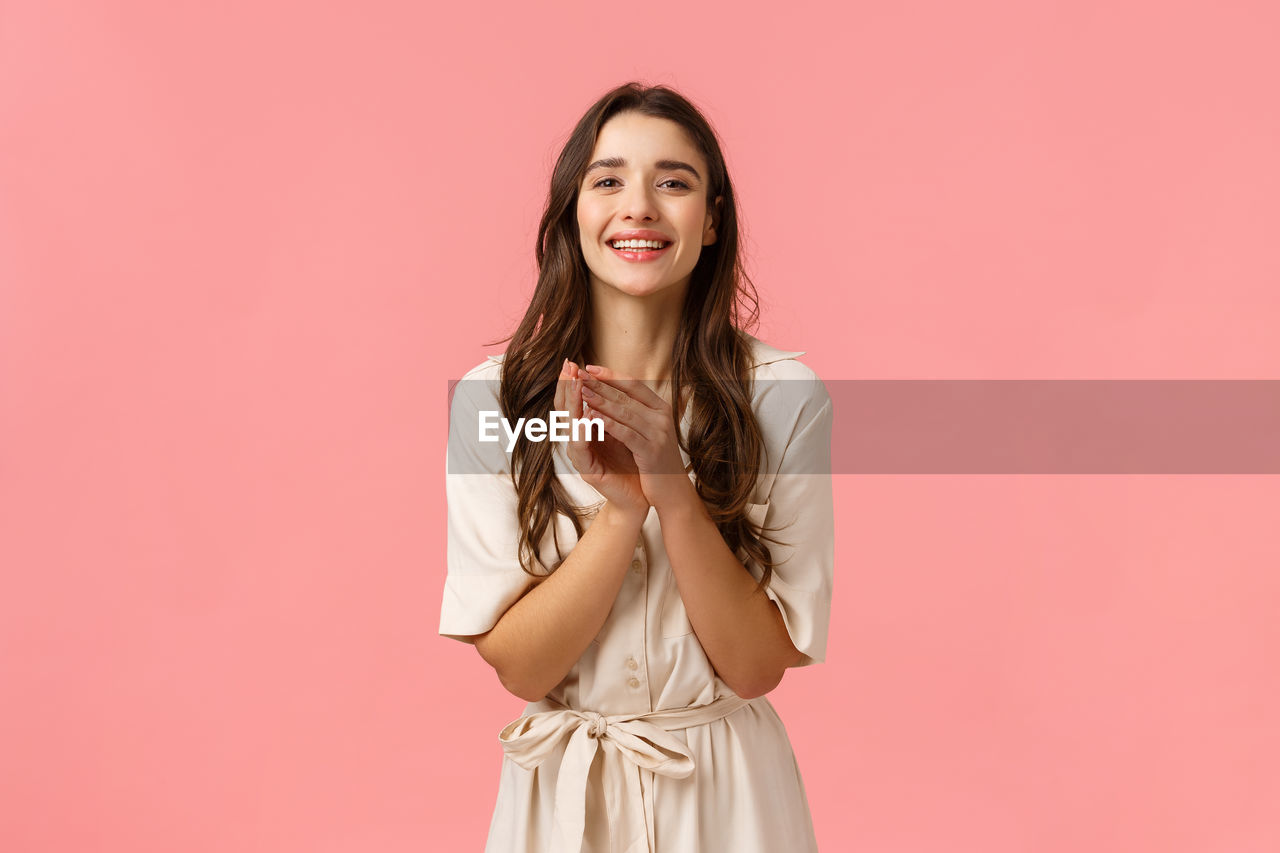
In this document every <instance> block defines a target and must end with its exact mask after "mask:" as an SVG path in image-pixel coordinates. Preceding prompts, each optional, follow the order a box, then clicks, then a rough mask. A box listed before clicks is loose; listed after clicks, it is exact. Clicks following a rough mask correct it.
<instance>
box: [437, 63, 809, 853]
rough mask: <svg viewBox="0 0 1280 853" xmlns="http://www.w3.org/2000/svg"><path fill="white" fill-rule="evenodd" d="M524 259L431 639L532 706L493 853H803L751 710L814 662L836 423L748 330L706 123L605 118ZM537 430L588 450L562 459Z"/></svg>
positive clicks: (666, 116) (760, 721)
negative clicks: (532, 281)
mask: <svg viewBox="0 0 1280 853" xmlns="http://www.w3.org/2000/svg"><path fill="white" fill-rule="evenodd" d="M536 256H537V261H538V269H539V276H538V283H537V287H536V289H535V291H534V294H533V299H532V301H531V303H530V305H529V308H528V311H527V312H526V313H525V316H524V319H523V321H522V322H521V323H520V326H519V328H518V329H517V330H516V332H515V334H514V335H513V336H512V337H511V338H510V344H509V346H508V348H507V351H506V353H505V354H504V355H503V356H497V357H493V356H491V357H490V358H488V359H487V360H486V361H485V362H483V363H481V364H480V365H478V366H476V367H474V368H472V369H471V370H470V371H468V372H467V373H466V374H465V375H464V377H463V381H461V382H459V383H458V385H457V386H456V388H455V392H454V396H453V401H452V404H451V407H450V437H449V458H448V466H449V470H448V474H447V496H448V505H449V520H448V536H449V538H448V578H447V581H446V585H445V593H444V600H443V605H442V613H441V618H440V633H441V634H442V635H444V636H448V637H452V638H455V639H458V640H462V641H465V642H469V643H474V644H475V647H476V650H477V651H478V652H479V654H480V656H481V657H482V658H483V659H484V660H485V661H486V662H487V663H488V664H490V665H491V666H492V667H493V668H494V670H496V672H497V675H498V678H499V679H500V680H501V682H502V684H503V685H504V686H505V687H506V688H507V690H509V691H510V692H511V693H513V694H515V695H516V696H518V697H520V698H522V699H525V700H526V701H527V702H528V703H529V704H528V706H527V707H526V709H525V715H524V716H522V717H521V718H520V719H518V720H516V721H514V722H512V723H511V724H510V725H508V726H507V727H506V728H504V729H503V730H502V733H501V735H500V740H501V742H502V745H503V749H504V752H505V755H504V759H503V764H502V775H501V782H500V787H499V792H498V802H497V805H496V807H495V809H494V813H493V820H492V822H491V825H490V829H489V840H488V845H487V847H486V849H487V850H489V851H497V852H498V853H512V852H513V851H518V853H535V851H537V853H547V852H548V851H551V852H552V853H562V851H574V853H577V851H601V853H604V851H618V853H622V851H626V853H636V851H648V853H654V852H655V851H658V853H689V851H705V853H718V851H733V853H756V852H757V851H758V853H766V851H767V853H779V851H784V853H797V851H808V850H816V849H817V848H816V842H815V840H814V832H813V825H812V820H811V818H810V814H809V806H808V801H807V799H806V797H805V790H804V783H803V781H802V780H801V776H800V772H799V769H798V767H797V765H796V761H795V757H794V754H793V752H792V749H791V745H790V742H789V740H788V739H787V734H786V730H785V729H784V728H783V724H782V722H781V720H780V719H779V717H778V715H777V713H776V712H775V711H774V708H773V706H772V705H771V704H770V703H769V701H768V700H767V699H766V698H765V694H766V693H768V692H769V691H770V690H772V689H773V688H774V687H776V686H777V685H778V683H779V681H780V680H781V679H782V675H783V672H784V670H786V668H787V667H791V666H804V665H808V664H812V663H817V662H819V661H821V660H823V657H824V655H825V652H826V641H827V624H828V616H829V612H830V601H831V585H832V568H833V559H834V541H833V538H834V525H833V510H832V494H831V477H830V443H831V424H832V406H831V401H830V398H829V396H828V395H827V392H826V389H825V387H824V386H823V384H822V382H821V381H820V380H819V379H818V377H817V376H816V375H815V374H814V372H813V371H812V370H811V369H809V368H808V367H806V366H805V365H803V364H802V363H801V362H799V361H797V360H796V357H797V356H799V355H803V353H800V352H786V351H783V350H779V349H775V348H773V347H771V346H768V345H767V344H765V343H763V342H761V341H759V340H757V339H756V338H754V337H752V336H751V335H749V334H747V333H746V332H745V330H744V329H743V325H744V324H745V323H747V322H754V321H755V320H756V316H755V315H756V310H755V299H754V293H753V291H752V289H751V285H750V282H749V281H747V279H746V277H745V276H744V275H743V274H742V271H741V264H740V259H739V253H738V222H737V212H736V209H735V203H734V194H733V186H732V184H731V183H730V181H729V176H728V174H727V172H726V170H725V162H724V157H723V156H722V154H721V151H720V147H719V144H718V142H717V139H716V136H715V134H714V132H713V131H712V129H711V127H710V126H709V125H708V123H707V121H706V120H705V119H704V118H703V116H702V115H701V114H700V113H699V112H698V111H697V110H696V109H695V108H694V107H693V106H692V105H691V104H690V103H689V102H688V101H687V100H686V99H685V98H683V97H681V96H680V95H679V94H677V93H676V92H674V91H672V90H671V89H669V88H665V87H661V86H658V87H652V88H646V87H642V86H640V85H638V84H634V83H632V84H627V85H624V86H621V87H619V88H617V89H615V90H613V91H611V92H609V93H607V94H606V95H605V96H604V97H602V98H601V99H600V100H599V101H597V102H596V103H595V104H594V105H593V106H592V107H591V108H590V109H589V110H588V111H587V113H586V115H584V116H583V117H582V119H581V120H580V121H579V122H578V124H577V126H576V128H575V129H574V131H573V133H572V135H571V136H570V138H569V140H568V142H567V143H566V144H565V146H564V150H563V151H562V152H561V154H560V157H559V159H558V160H557V162H556V166H555V171H554V173H553V175H552V179H551V189H550V195H549V198H548V201H547V206H546V210H545V212H544V214H543V216H542V221H541V225H540V227H539V229H538V243H537V247H536ZM748 308H749V310H748ZM744 314H745V315H747V316H745V317H744V316H743V315H744ZM552 411H557V412H568V413H569V415H570V416H571V417H572V418H574V419H580V418H582V419H585V418H591V419H595V420H596V421H597V422H598V423H599V424H600V425H602V427H603V428H602V429H600V428H599V427H597V428H596V430H595V431H594V433H589V432H588V431H587V430H579V431H577V432H576V433H574V432H571V431H569V430H567V429H565V430H563V433H564V434H565V435H562V436H561V437H567V438H568V439H569V440H567V441H557V440H551V438H550V437H549V436H551V434H552V433H554V431H555V429H554V428H555V423H554V421H552V420H551V415H550V413H551V412H552ZM498 417H500V418H503V419H505V424H506V425H505V426H504V427H503V428H502V429H497V427H496V420H495V419H496V418H498ZM520 418H525V419H526V421H525V423H526V424H527V423H530V422H532V421H533V419H541V420H542V421H551V428H550V429H542V428H539V430H533V431H529V430H522V429H521V427H520V426H519V424H520V421H519V419H520ZM482 422H483V423H487V424H488V425H489V427H490V432H489V435H491V436H496V440H491V441H482V440H480V434H481V431H482V429H481V428H482ZM512 425H517V426H515V427H514V428H513V426H512ZM508 447H509V448H510V450H509V451H508ZM766 543H769V544H766Z"/></svg>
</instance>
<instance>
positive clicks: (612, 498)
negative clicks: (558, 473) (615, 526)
mask: <svg viewBox="0 0 1280 853" xmlns="http://www.w3.org/2000/svg"><path fill="white" fill-rule="evenodd" d="M585 378H589V376H588V374H586V373H583V372H582V371H581V370H579V369H578V365H577V364H575V363H574V362H571V361H569V360H568V359H565V361H564V364H563V365H561V368H560V378H559V381H558V382H557V383H556V395H555V405H554V408H555V409H556V410H557V411H561V412H563V411H568V412H569V418H570V420H571V421H572V420H573V419H576V418H582V417H600V415H599V413H598V412H593V411H589V410H588V409H587V406H586V405H585V404H584V402H583V395H582V381H583V379H585ZM584 411H588V414H583V412H584ZM605 423H606V427H605V436H604V441H587V440H586V439H587V434H588V430H582V433H581V437H580V438H579V439H578V440H577V441H573V440H572V432H571V433H570V441H569V442H567V445H568V453H569V461H570V462H572V463H573V467H574V468H577V469H578V473H579V474H581V475H582V479H583V480H584V481H585V482H586V483H587V485H589V486H591V487H592V488H593V489H595V490H596V491H597V492H599V493H600V494H602V495H604V497H605V499H606V500H608V501H609V503H611V504H613V505H614V506H615V507H617V508H618V509H621V510H623V511H626V512H628V513H635V514H637V515H647V514H648V512H649V499H648V498H646V497H645V493H644V489H643V488H642V487H641V483H640V474H639V469H638V468H637V467H636V462H635V459H633V458H632V454H631V451H630V450H629V449H628V448H627V447H626V446H625V445H624V444H622V442H620V441H618V440H617V439H616V438H614V437H612V436H610V435H609V432H608V426H607V424H608V421H607V420H606V421H605Z"/></svg>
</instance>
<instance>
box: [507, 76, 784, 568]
mask: <svg viewBox="0 0 1280 853" xmlns="http://www.w3.org/2000/svg"><path fill="white" fill-rule="evenodd" d="M630 111H634V112H637V113H640V114H642V115H646V116H653V117H656V118H663V119H668V120H670V121H673V122H675V123H676V124H678V125H680V126H681V127H682V128H684V130H685V132H686V133H687V134H688V135H689V138H690V140H691V141H692V142H693V143H694V145H696V146H697V148H698V150H699V151H700V152H701V154H702V155H703V157H704V158H705V159H706V161H707V166H708V171H709V172H710V174H709V175H708V180H707V201H708V205H710V204H711V203H712V201H713V200H714V199H715V198H716V197H717V196H719V197H720V198H721V199H722V200H721V201H720V203H719V222H718V224H717V228H716V241H715V242H714V243H712V244H711V245H710V246H703V247H702V251H701V253H700V255H699V257H698V262H697V265H696V266H695V267H694V270H693V275H692V278H691V279H690V282H689V287H688V290H687V292H686V296H685V303H684V307H683V310H682V312H681V316H680V325H679V329H678V331H677V333H676V339H675V346H674V351H673V352H672V388H673V389H683V388H686V387H689V386H690V385H693V384H696V385H697V388H698V393H696V394H694V395H693V396H692V399H691V402H690V409H691V412H690V413H691V421H690V428H689V435H688V436H684V435H680V418H681V412H680V411H679V406H678V405H676V404H675V403H673V405H672V417H673V420H674V421H675V423H676V433H677V435H678V436H679V441H680V446H681V448H682V449H683V450H684V451H685V452H687V453H688V454H689V457H690V464H691V468H692V470H693V472H694V474H695V476H696V481H697V482H696V485H697V490H698V495H699V496H700V497H701V498H702V500H703V501H704V502H705V503H706V504H707V508H708V511H709V512H710V514H711V517H712V520H713V521H714V522H715V524H716V527H717V528H718V529H719V531H720V533H721V535H723V536H724V540H725V543H726V544H727V545H728V546H729V549H730V550H732V551H734V552H735V553H736V552H737V551H738V549H740V548H741V549H742V550H743V551H744V552H745V553H746V555H747V557H748V558H749V559H751V560H754V561H756V562H757V563H758V564H759V565H761V566H763V568H764V574H763V577H762V578H761V580H760V584H759V586H760V588H761V589H763V588H764V587H765V586H767V584H768V582H769V578H770V577H771V576H772V572H773V566H774V565H775V564H774V563H773V561H772V559H771V557H770V552H769V548H768V547H767V546H766V545H765V544H764V541H763V540H765V539H767V540H768V541H771V542H774V543H778V541H779V540H777V539H773V538H772V537H769V536H766V535H764V531H763V530H757V529H755V528H754V526H753V525H752V524H751V522H750V521H749V520H748V518H747V505H748V503H749V502H750V499H751V492H752V489H753V487H754V484H755V480H756V476H757V474H758V472H759V466H760V459H761V456H762V451H763V446H764V444H763V438H762V436H761V432H760V425H759V423H758V422H757V421H756V417H755V413H754V412H753V411H752V408H751V393H752V392H751V367H752V362H751V351H750V347H749V342H748V341H747V340H746V339H745V338H744V337H743V336H742V335H741V334H739V331H738V330H739V329H745V328H749V327H753V326H754V325H755V324H756V323H758V321H759V303H758V299H757V296H756V292H755V288H754V286H753V285H752V284H751V281H750V279H749V278H748V277H747V275H746V273H745V271H744V270H743V268H742V259H741V257H740V254H739V249H738V217H737V208H736V205H735V201H734V194H733V184H732V183H731V182H730V180H729V173H728V171H727V169H726V168H725V161H724V155H723V154H722V153H721V151H720V144H719V141H718V139H717V138H716V134H715V131H714V130H712V128H711V125H710V124H709V123H708V122H707V120H706V119H705V118H704V117H703V116H702V114H701V113H700V112H699V111H698V110H697V108H696V107H694V106H693V104H691V103H690V102H689V101H688V100H687V99H685V98H684V97H683V96H682V95H680V94H679V93H677V92H675V91H674V90H672V89H669V88H667V87H665V86H651V87H647V86H642V85H640V84H639V83H626V84H624V85H622V86H619V87H617V88H616V89H613V90H612V91H610V92H608V93H606V94H605V95H604V96H603V97H601V98H600V99H599V100H598V101H596V102H595V104H593V105H592V106H591V108H590V109H589V110H587V112H586V114H585V115H583V116H582V118H581V119H580V120H579V121H578V124H577V126H576V127H574V129H573V132H572V133H571V134H570V136H569V139H568V141H567V142H566V143H565V145H564V148H563V149H562V150H561V152H560V156H559V158H558V159H557V160H556V165H555V169H554V171H553V172H552V175H551V189H550V192H549V193H548V195H547V203H546V207H545V208H544V210H543V213H542V221H541V223H540V224H539V226H538V243H537V247H536V249H535V255H536V258H537V262H538V283H537V286H536V287H535V288H534V292H533V298H532V299H531V300H530V302H529V308H528V310H527V311H526V312H525V315H524V319H522V320H521V321H520V325H519V327H518V328H517V329H516V331H515V333H514V334H513V335H512V336H511V337H509V338H505V339H503V340H509V341H510V342H511V343H510V345H509V346H508V347H507V351H506V355H505V356H504V358H503V364H502V383H501V388H500V391H499V402H500V405H501V407H502V412H503V417H505V418H508V419H509V420H512V421H513V422H514V419H515V418H519V417H526V418H532V417H539V418H545V417H547V414H548V412H549V411H550V409H551V407H552V405H553V402H554V397H555V390H556V382H557V380H558V377H559V374H560V365H561V363H562V361H563V360H564V359H565V357H568V358H569V359H570V360H571V361H576V362H578V363H579V364H581V363H582V359H583V353H584V351H585V349H586V347H587V344H588V340H589V334H590V329H589V324H590V316H591V312H590V306H591V290H590V287H589V281H590V279H589V275H588V271H587V266H586V261H585V260H584V258H583V256H582V249H581V245H580V243H579V235H578V219H577V200H578V191H579V189H580V187H581V185H582V180H583V177H584V174H585V172H586V167H587V164H588V161H589V159H590V157H591V153H592V151H593V150H594V148H595V143H596V138H597V136H598V135H599V133H600V129H601V128H602V127H603V126H604V124H605V122H607V121H608V120H609V119H611V118H613V117H614V116H616V115H618V114H619V113H623V112H630ZM501 342H502V341H501V340H500V341H494V342H493V343H495V344H496V343H501ZM672 399H673V400H679V399H680V397H679V396H678V395H676V394H674V393H673V395H672ZM511 469H512V476H513V478H514V482H515V486H516V492H517V511H518V517H519V525H520V546H519V551H520V554H519V557H520V563H521V565H522V566H523V567H524V570H525V571H526V572H529V573H530V574H534V575H538V574H540V573H539V572H535V571H534V569H533V564H534V562H535V561H536V563H537V564H538V565H540V566H542V568H543V570H544V571H543V572H542V573H541V574H543V575H545V574H549V573H550V572H551V571H554V569H555V568H556V566H558V565H559V564H560V562H562V561H563V560H564V554H563V552H562V551H561V548H560V541H559V536H558V535H557V534H556V529H555V525H554V524H552V519H553V516H554V514H555V513H562V514H564V515H566V516H568V517H569V518H570V519H571V520H572V522H573V526H574V530H575V531H576V532H577V534H578V536H581V535H582V534H583V530H584V527H583V523H582V521H583V519H584V518H587V517H590V514H591V510H590V509H587V508H583V507H578V506H576V505H575V504H573V502H571V501H570V500H569V497H568V494H567V493H566V491H565V488H564V487H563V486H562V485H561V484H560V482H559V480H558V479H557V478H556V476H555V471H554V467H553V460H552V444H551V443H550V442H545V441H544V442H530V441H528V440H525V439H524V438H523V437H521V440H519V441H518V442H517V444H516V445H515V447H514V448H513V451H512V457H511ZM549 524H550V525H551V528H552V536H553V540H554V542H555V546H556V552H557V555H558V560H557V562H556V563H555V565H553V566H547V565H546V564H545V563H543V562H542V559H541V557H540V556H539V554H538V547H537V546H538V543H540V542H541V541H542V539H543V536H544V535H545V534H546V529H547V526H548V525H549Z"/></svg>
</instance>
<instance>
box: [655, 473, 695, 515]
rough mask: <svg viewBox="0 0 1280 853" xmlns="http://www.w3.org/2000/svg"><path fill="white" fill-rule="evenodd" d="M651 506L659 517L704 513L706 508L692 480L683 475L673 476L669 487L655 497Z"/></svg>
mask: <svg viewBox="0 0 1280 853" xmlns="http://www.w3.org/2000/svg"><path fill="white" fill-rule="evenodd" d="M672 476H673V477H674V475H672ZM653 507H654V509H656V510H657V511H658V517H659V518H663V517H675V516H681V515H683V516H693V515H699V514H704V513H706V510H707V508H706V505H705V504H704V503H703V502H702V498H701V497H700V496H699V495H698V489H697V487H696V486H694V485H693V481H692V480H690V479H689V478H688V477H687V476H683V475H680V476H678V477H675V478H674V481H673V483H672V484H671V487H670V488H668V489H666V490H665V493H664V494H663V495H661V496H658V497H655V499H654V502H653Z"/></svg>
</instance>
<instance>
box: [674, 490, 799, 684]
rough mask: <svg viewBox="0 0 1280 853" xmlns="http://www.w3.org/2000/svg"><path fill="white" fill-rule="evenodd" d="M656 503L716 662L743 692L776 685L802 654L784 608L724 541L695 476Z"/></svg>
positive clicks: (693, 613) (701, 635) (686, 595)
mask: <svg viewBox="0 0 1280 853" xmlns="http://www.w3.org/2000/svg"><path fill="white" fill-rule="evenodd" d="M682 479H683V480H684V483H685V485H687V486H688V489H687V490H682V494H681V495H680V496H679V497H678V498H677V499H674V500H671V501H670V502H668V503H666V504H665V505H662V506H659V507H658V519H659V522H660V523H661V525H662V539H663V542H664V544H665V545H666V549H667V556H668V558H669V559H670V560H671V570H672V572H673V573H674V574H675V577H676V586H677V587H678V588H679V590H680V597H681V598H682V599H683V600H684V608H685V611H686V612H687V613H688V614H689V623H690V624H691V625H692V626H693V632H694V633H695V634H697V635H698V641H699V642H700V643H701V644H702V648H703V650H704V651H706V653H707V658H708V659H709V660H710V661H711V665H712V666H714V667H715V669H716V672H717V673H719V674H720V678H721V679H723V680H724V683H725V684H727V685H729V688H730V689H731V690H733V692H734V693H736V694H738V695H739V696H741V697H742V698H743V699H753V698H755V697H756V696H762V695H764V694H765V693H768V692H769V691H770V690H772V689H773V688H775V687H777V686H778V683H779V682H780V681H782V675H783V673H784V672H785V671H786V669H787V667H789V666H794V665H796V664H797V663H799V662H800V660H801V659H802V657H803V656H802V655H801V653H800V651H799V650H797V649H796V647H795V646H794V645H793V644H792V642H791V637H790V636H789V635H788V633H787V627H786V625H785V623H784V622H783V621H782V613H781V611H779V610H778V606H777V605H776V604H774V603H773V602H772V601H771V600H770V599H769V597H768V596H767V595H765V594H764V593H763V592H760V591H758V590H757V588H756V587H757V583H756V579H755V578H754V577H752V576H751V573H750V572H749V571H747V567H746V566H744V565H743V564H742V561H740V560H739V559H738V558H737V556H736V555H734V553H733V552H732V551H730V550H729V546H728V545H726V544H725V541H724V537H723V536H722V535H721V534H720V531H719V529H718V528H717V527H716V525H715V522H713V521H712V520H711V515H710V514H709V513H708V512H707V508H706V506H705V505H704V504H703V502H702V499H701V498H700V497H698V493H697V490H696V489H695V488H694V485H693V483H692V481H690V480H689V479H688V478H682Z"/></svg>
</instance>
